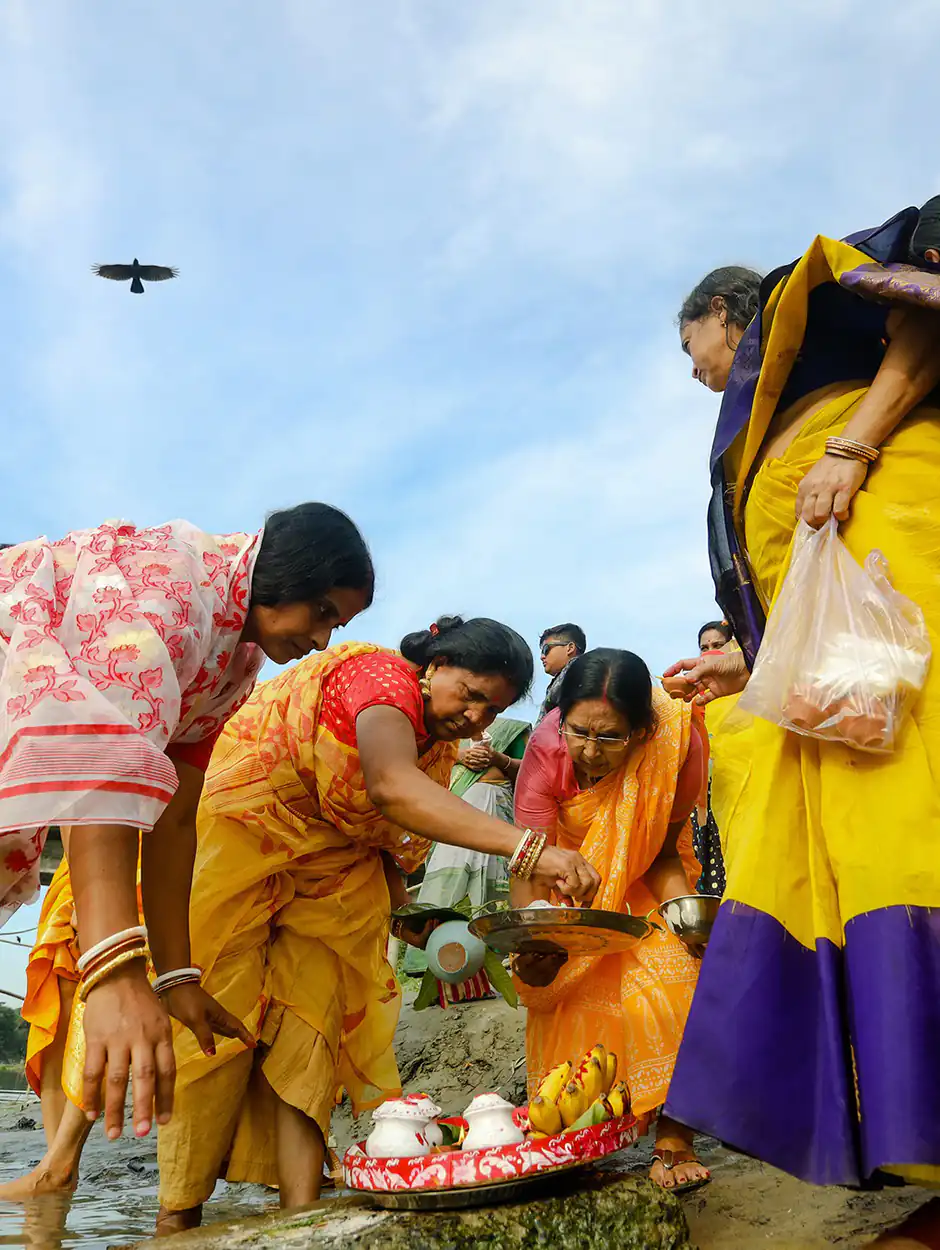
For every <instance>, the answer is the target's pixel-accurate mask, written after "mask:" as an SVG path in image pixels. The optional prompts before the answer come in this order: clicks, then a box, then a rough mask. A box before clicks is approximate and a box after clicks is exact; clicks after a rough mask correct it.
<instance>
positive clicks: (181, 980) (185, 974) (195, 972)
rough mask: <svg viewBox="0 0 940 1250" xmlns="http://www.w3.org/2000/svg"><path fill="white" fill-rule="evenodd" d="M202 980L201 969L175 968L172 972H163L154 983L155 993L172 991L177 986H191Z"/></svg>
mask: <svg viewBox="0 0 940 1250" xmlns="http://www.w3.org/2000/svg"><path fill="white" fill-rule="evenodd" d="M201 980H202V969H201V968H174V969H173V971H172V972H163V973H161V974H160V976H158V977H157V979H156V980H155V981H154V983H153V992H154V993H155V994H159V993H160V992H161V991H162V990H168V989H171V988H172V987H173V986H175V985H189V984H190V982H192V981H201Z"/></svg>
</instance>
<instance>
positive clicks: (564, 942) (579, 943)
mask: <svg viewBox="0 0 940 1250" xmlns="http://www.w3.org/2000/svg"><path fill="white" fill-rule="evenodd" d="M658 927H659V926H658V925H654V924H653V923H652V922H651V921H649V920H646V919H644V918H643V917H642V916H628V915H624V914H623V913H622V912H617V911H598V910H595V909H594V908H592V907H552V908H545V907H520V908H516V909H514V910H511V911H502V912H496V913H495V914H493V915H489V916H480V917H478V918H477V919H476V920H474V921H472V922H471V924H470V932H471V933H474V934H476V936H477V937H478V938H480V940H481V941H483V942H485V943H486V945H487V946H488V947H489V948H490V949H491V950H494V951H496V953H497V954H498V955H557V954H559V953H564V954H566V955H613V954H617V953H618V952H621V951H628V950H632V948H633V947H634V946H636V944H637V942H642V940H643V939H644V938H646V937H649V935H650V934H651V933H653V932H654V931H655V930H656V929H657V928H658Z"/></svg>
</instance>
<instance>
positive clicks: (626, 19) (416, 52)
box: [0, 0, 940, 991]
mask: <svg viewBox="0 0 940 1250" xmlns="http://www.w3.org/2000/svg"><path fill="white" fill-rule="evenodd" d="M937 30H938V25H937V21H936V11H935V7H934V6H933V5H932V4H931V3H930V0H893V3H892V5H891V6H890V8H889V6H887V5H878V6H876V5H875V4H874V3H873V2H871V0H811V2H810V0H788V2H787V3H786V4H785V5H769V4H755V5H752V6H750V7H749V8H745V7H744V6H740V5H739V6H717V5H702V4H701V3H700V2H699V0H672V2H671V3H670V4H663V3H661V0H632V3H629V4H625V3H623V0H577V2H576V3H575V2H574V0H473V3H463V4H458V3H453V2H451V3H443V2H442V0H355V3H350V2H349V0H267V3H266V4H265V5H263V6H262V5H258V4H255V3H248V2H247V0H245V2H240V0H224V2H223V0H200V3H199V4H198V5H184V4H181V3H178V4H166V3H165V0H135V3H134V4H127V3H126V0H98V3H96V4H95V5H94V6H80V5H75V4H74V3H71V2H70V0H44V3H43V4H41V5H37V4H35V3H31V2H30V0H5V3H4V4H3V5H2V6H0V355H2V361H3V382H4V387H3V401H2V406H0V414H2V415H0V421H2V430H3V450H4V454H3V460H2V464H3V473H2V478H0V481H2V489H0V540H3V541H7V542H15V541H18V540H22V539H25V538H32V537H35V536H37V535H38V534H46V535H49V536H50V537H53V538H54V537H59V536H61V535H62V534H64V533H66V532H67V531H68V530H70V529H75V528H80V527H84V526H88V525H94V524H97V523H99V522H101V521H103V520H106V519H112V518H118V517H123V518H125V519H129V520H132V521H134V522H136V523H138V524H148V523H159V522H163V521H166V520H170V519H172V518H176V517H185V518H186V519H188V520H190V521H192V522H194V523H196V524H198V525H199V526H201V527H202V528H203V529H206V530H209V531H212V532H216V533H218V532H226V531H231V530H247V529H253V528H257V527H260V525H261V524H262V522H263V519H264V516H265V513H266V512H268V511H270V510H271V509H274V508H278V507H282V506H287V505H291V504H294V503H298V502H300V501H302V500H304V499H324V500H326V501H328V502H331V503H335V504H337V505H339V506H341V507H343V508H344V509H345V510H346V511H348V512H349V513H350V515H351V516H352V517H353V518H354V519H355V520H356V521H357V523H358V524H359V525H360V527H361V528H362V530H363V532H364V533H365V535H366V537H367V539H368V540H369V542H370V545H371V547H372V550H373V554H374V557H375V561H376V566H377V572H378V592H377V596H376V602H375V605H374V606H373V608H372V609H371V610H370V611H369V613H368V614H367V615H364V616H363V617H361V618H360V619H359V620H358V621H357V622H355V625H354V626H353V627H352V629H351V630H350V634H351V636H353V637H362V638H368V639H370V640H374V641H377V642H381V643H386V644H390V645H395V644H396V643H397V642H398V640H399V639H400V638H401V636H402V634H404V633H406V632H408V631H410V630H413V629H416V628H423V627H425V626H427V624H429V623H430V621H431V620H432V619H434V617H436V616H437V615H439V614H441V613H453V612H461V613H464V614H469V615H487V616H493V617H496V618H498V619H501V620H504V621H506V622H507V623H509V624H511V625H513V626H514V627H515V628H517V629H518V630H519V631H520V632H522V633H523V634H524V635H525V636H526V637H527V638H529V639H531V641H532V642H533V644H536V643H537V639H538V635H539V633H540V632H541V630H542V629H544V628H546V627H547V626H551V625H554V624H556V623H559V622H561V621H565V620H574V621H577V622H579V623H580V624H581V625H582V626H583V627H584V628H585V630H586V631H587V635H588V640H589V643H590V644H592V645H612V646H622V647H628V648H630V649H632V650H634V651H636V652H638V653H639V654H640V655H642V656H643V657H644V658H645V659H646V660H647V662H648V663H649V664H650V667H651V669H652V671H653V672H654V673H658V672H661V671H662V667H663V666H665V665H666V664H668V663H670V662H671V661H672V660H674V659H677V658H679V657H680V656H682V655H685V654H688V653H689V652H690V651H691V650H693V649H694V643H695V635H696V631H697V628H698V626H699V625H700V624H701V623H702V622H703V621H704V620H707V619H708V618H709V617H711V616H713V615H714V614H715V611H716V609H715V606H714V602H713V598H712V591H711V585H710V581H709V576H708V566H707V558H706V548H705V531H704V511H705V506H706V501H707V496H708V469H707V455H708V447H709V444H710V441H711V433H712V429H713V426H714V421H715V417H716V413H717V399H716V397H715V396H713V395H711V394H710V393H709V392H707V391H705V390H704V389H703V388H702V387H700V386H699V385H697V384H696V383H694V382H693V381H692V379H691V377H690V373H689V362H688V360H687V358H686V357H685V356H683V355H682V353H681V352H680V350H679V345H678V335H677V330H676V326H675V315H676V312H677V309H678V307H679V304H680V303H681V301H682V299H683V297H684V296H685V295H686V294H687V293H688V291H689V290H690V289H691V288H692V286H694V284H695V283H696V282H697V281H698V279H699V278H701V277H702V276H703V275H704V273H705V272H707V271H708V270H709V269H711V268H714V267H715V266H717V265H721V264H731V263H740V264H748V265H752V266H754V267H756V268H758V269H762V270H766V269H769V268H771V267H773V266H775V265H778V264H781V263H783V262H785V261H789V260H792V259H793V258H795V257H796V256H797V255H799V254H800V253H801V252H803V251H804V250H805V249H806V247H807V246H808V245H809V243H810V242H811V240H812V238H813V237H814V236H815V235H816V234H829V235H835V236H840V235H843V234H846V233H849V232H850V231H854V230H858V229H861V228H864V227H866V226H870V225H874V224H877V223H878V222H880V221H881V220H883V219H885V218H886V217H888V216H890V215H891V214H893V213H894V212H895V211H896V210H898V209H899V208H902V207H904V206H906V205H908V204H912V203H921V202H923V201H924V200H926V199H927V198H928V197H929V196H931V195H933V194H936V193H937V192H938V191H940V153H938V145H937V125H936V119H937V116H938V107H940V87H938V75H937V69H936V67H937V64H938V59H937V53H938V50H940V39H938V35H937ZM134 256H137V257H139V258H140V260H141V261H144V262H151V263H157V264H169V265H175V266H178V267H179V270H180V277H179V279H178V280H177V281H175V282H172V283H165V284H162V285H158V286H152V287H149V288H148V289H147V292H146V294H145V295H144V296H143V297H136V296H133V295H131V294H130V293H129V291H128V289H127V288H126V287H121V286H118V285H117V284H115V283H111V282H106V281H102V280H100V279H98V278H96V277H94V276H93V275H92V274H91V272H90V266H91V265H92V264H93V263H95V262H116V261H130V260H131V259H132V258H133V257H134ZM529 710H530V711H531V710H534V704H531V705H529ZM35 915H36V908H35V907H32V908H29V909H24V910H23V911H22V912H21V913H19V915H18V916H16V917H14V920H13V921H12V922H11V923H10V925H9V926H8V927H9V929H20V928H24V927H27V928H28V926H29V925H30V924H34V923H35ZM23 967H25V956H24V955H23V954H22V953H21V952H20V951H17V950H14V949H12V948H11V947H9V946H6V945H0V986H2V987H4V988H7V989H13V990H20V991H21V989H22V980H23V976H22V972H23Z"/></svg>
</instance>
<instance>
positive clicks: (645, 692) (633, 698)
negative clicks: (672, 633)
mask: <svg viewBox="0 0 940 1250" xmlns="http://www.w3.org/2000/svg"><path fill="white" fill-rule="evenodd" d="M582 699H606V700H607V702H608V703H609V704H610V705H611V707H612V708H614V709H615V710H616V711H618V712H619V713H620V715H621V716H623V717H624V718H625V720H626V722H627V724H628V725H629V726H630V730H631V732H632V731H633V730H636V729H642V730H643V731H644V732H645V733H652V731H653V729H654V728H655V725H656V716H655V713H654V712H653V680H652V678H651V677H650V671H649V669H648V668H647V667H646V665H645V664H644V663H643V661H642V660H641V659H640V657H639V656H638V655H634V654H633V652H632V651H617V650H615V649H614V648H613V647H595V649H594V650H593V651H588V652H586V654H584V655H580V656H578V658H577V659H576V660H572V661H571V664H570V665H569V666H568V671H567V672H566V673H565V675H564V677H563V679H562V683H561V690H560V691H559V693H558V706H559V708H560V709H561V719H562V720H566V719H567V717H568V713H569V712H570V711H571V709H572V708H573V707H574V705H575V704H576V703H580V702H581V701H582Z"/></svg>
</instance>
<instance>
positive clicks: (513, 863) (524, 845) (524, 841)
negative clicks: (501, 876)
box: [509, 829, 534, 877]
mask: <svg viewBox="0 0 940 1250" xmlns="http://www.w3.org/2000/svg"><path fill="white" fill-rule="evenodd" d="M533 837H534V834H533V833H532V830H531V829H526V831H525V832H524V833H523V835H522V837H521V838H520V839H519V841H518V842H517V843H516V849H515V850H514V851H513V853H512V857H511V858H510V860H509V875H510V876H511V877H514V876H515V875H516V869H517V868H518V867H519V863H520V861H521V860H522V857H523V856H524V855H525V853H526V850H527V849H528V846H529V842H530V840H531V839H532V838H533Z"/></svg>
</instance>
